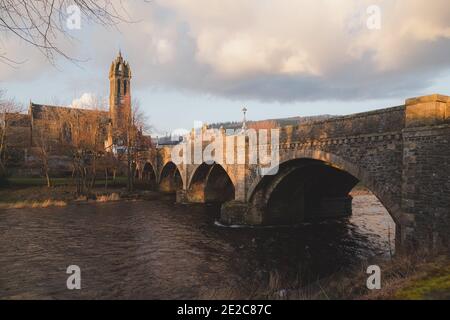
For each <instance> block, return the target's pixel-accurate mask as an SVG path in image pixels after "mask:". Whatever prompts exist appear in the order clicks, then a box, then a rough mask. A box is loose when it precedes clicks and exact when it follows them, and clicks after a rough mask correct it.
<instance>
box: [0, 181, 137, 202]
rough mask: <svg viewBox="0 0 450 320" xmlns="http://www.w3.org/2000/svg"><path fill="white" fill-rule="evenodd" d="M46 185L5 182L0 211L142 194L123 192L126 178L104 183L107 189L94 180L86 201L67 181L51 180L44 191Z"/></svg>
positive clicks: (44, 183)
mask: <svg viewBox="0 0 450 320" xmlns="http://www.w3.org/2000/svg"><path fill="white" fill-rule="evenodd" d="M46 184H47V183H46V181H45V179H42V178H10V179H8V185H7V186H4V187H3V188H0V209H20V208H47V207H51V206H58V207H61V206H66V205H67V204H69V203H75V202H78V203H79V202H87V201H95V202H107V201H117V200H120V199H129V198H137V197H138V196H139V193H142V191H141V192H139V191H136V192H134V193H129V192H127V190H126V177H118V178H116V179H115V180H110V181H108V186H107V188H106V187H105V181H104V180H97V181H96V183H95V187H94V188H93V189H92V191H91V195H90V196H89V198H88V197H85V196H81V197H80V196H77V195H76V193H75V186H74V185H73V182H72V180H71V179H70V178H55V179H52V187H47V186H46ZM137 187H140V186H139V185H138V186H137ZM141 187H142V186H141Z"/></svg>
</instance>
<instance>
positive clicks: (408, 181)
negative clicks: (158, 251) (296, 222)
mask: <svg viewBox="0 0 450 320" xmlns="http://www.w3.org/2000/svg"><path fill="white" fill-rule="evenodd" d="M280 129H281V133H280V144H279V145H276V146H269V147H270V148H278V149H279V155H280V169H279V171H278V173H277V174H276V175H275V176H265V177H261V176H260V174H259V172H260V170H259V168H258V165H248V164H246V165H227V164H224V165H221V166H222V168H223V171H224V172H226V174H227V175H228V177H229V180H227V179H224V178H220V179H218V178H217V176H218V173H217V172H219V171H217V170H216V174H215V175H211V180H213V179H216V180H217V181H222V182H220V183H222V184H226V183H232V189H233V190H232V191H234V196H233V198H232V199H229V198H228V199H220V201H221V202H223V201H226V200H228V201H226V202H225V203H224V204H223V205H222V214H221V219H222V220H223V221H224V222H226V223H244V224H264V223H271V222H272V221H275V220H274V219H278V218H283V219H284V220H283V221H291V220H289V219H291V218H292V217H290V216H285V217H282V216H281V215H282V214H283V211H290V210H291V209H292V208H294V209H295V210H297V209H298V210H300V211H301V210H303V213H305V214H306V213H309V214H311V212H313V214H314V215H324V216H325V215H329V214H331V213H332V212H336V214H338V215H341V214H349V213H351V211H349V207H350V210H351V206H349V203H351V197H349V196H348V192H349V191H350V190H351V188H352V187H353V186H354V185H355V183H357V182H358V181H361V182H362V183H363V184H364V185H365V186H367V187H368V188H369V189H370V190H371V191H372V192H373V193H374V194H375V195H376V196H377V197H378V199H379V200H380V201H381V202H382V203H383V205H384V206H385V207H386V209H387V210H388V211H389V213H390V214H391V216H392V217H393V219H394V220H395V222H396V225H397V240H398V241H397V242H398V244H400V245H402V246H414V247H417V246H427V247H441V246H444V247H448V246H449V233H450V209H449V208H450V178H449V169H450V165H449V161H450V148H449V141H450V99H449V97H447V96H442V95H431V96H425V97H420V98H413V99H408V100H406V103H405V105H402V106H398V107H393V108H387V109H382V110H376V111H372V112H365V113H360V114H354V115H349V116H343V117H337V118H332V119H329V120H325V121H319V122H312V123H307V124H302V125H298V126H287V127H283V128H280ZM170 150H171V148H163V149H161V150H158V154H157V155H156V156H149V157H148V159H147V161H148V162H150V163H151V164H152V166H153V167H154V170H155V172H156V177H157V179H158V181H160V180H161V172H163V170H164V167H165V166H167V165H168V163H171V162H170V161H171V158H170V154H171V152H170ZM216 166H219V165H217V164H216ZM200 167H201V166H200V165H198V164H197V165H191V164H183V165H179V166H177V167H176V168H175V169H176V170H177V172H178V173H179V176H180V178H181V182H182V183H181V184H180V190H178V200H179V201H189V198H190V197H189V193H190V192H192V189H191V187H193V184H192V185H191V182H192V180H195V181H196V184H195V188H196V189H195V190H196V191H195V192H196V194H195V197H194V198H195V201H199V199H200V201H201V200H202V199H204V200H205V201H206V200H207V198H208V197H209V198H211V197H212V198H214V196H211V193H210V194H209V195H208V196H206V193H207V192H208V190H206V189H207V188H214V189H215V190H220V189H218V188H219V187H220V186H218V185H217V183H213V182H212V181H209V182H208V179H209V178H210V175H209V174H208V173H207V174H205V173H203V174H202V178H201V179H200V180H199V178H194V177H195V176H196V171H197V170H200V169H199V168H200ZM202 170H204V166H203V169H202ZM212 171H213V170H212V168H211V169H210V171H208V172H212ZM289 177H290V178H289ZM202 179H203V181H204V183H203V184H199V181H202ZM289 179H290V180H289ZM230 181H231V182H230ZM181 186H182V187H181ZM211 186H212V187H211ZM202 188H203V189H202ZM223 188H224V190H225V189H226V188H228V189H229V186H225V185H224V186H223ZM228 189H227V190H228ZM294 189H295V190H294ZM172 191H175V190H172ZM284 191H286V193H292V195H291V196H287V195H286V196H285V195H284ZM199 192H200V194H198V193H199ZM202 192H203V193H204V194H202ZM216 193H217V192H216ZM212 194H215V193H212ZM227 194H229V192H228V191H227ZM202 197H203V198H202ZM277 197H278V198H279V199H278V200H277V201H276V199H277ZM194 198H191V199H194ZM302 208H303V209H302ZM271 210H272V211H273V212H272V213H270V211H271ZM291 211H292V210H291ZM309 211H311V212H309ZM292 221H293V220H292Z"/></svg>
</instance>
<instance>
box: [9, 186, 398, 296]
mask: <svg viewBox="0 0 450 320" xmlns="http://www.w3.org/2000/svg"><path fill="white" fill-rule="evenodd" d="M216 212H217V209H216V208H214V207H211V206H205V205H179V204H175V203H174V202H173V201H171V200H168V199H161V200H153V201H134V202H111V203H100V204H83V205H70V206H67V207H62V208H47V209H20V210H19V209H11V210H3V211H0V250H1V252H0V298H53V299H66V298H67V299H80V298H81V299H84V298H105V299H115V298H137V299H144V298H145V299H178V298H180V299H181V298H193V299H195V298H197V297H199V294H200V293H201V292H205V291H208V290H214V289H220V288H223V287H227V286H230V287H236V286H240V287H246V286H251V285H252V283H254V281H255V279H258V277H260V278H264V276H265V275H266V274H267V273H269V272H273V271H275V272H279V273H280V274H289V273H292V274H295V273H296V272H298V270H299V269H302V270H303V271H305V270H306V271H307V272H306V273H307V274H308V275H310V277H311V279H313V278H317V277H319V276H323V275H328V274H330V273H332V272H335V271H337V270H339V269H341V268H342V267H345V266H348V265H350V264H351V263H355V262H357V261H358V260H359V259H361V258H365V257H370V256H373V255H386V254H388V252H389V249H390V245H389V244H388V241H389V240H390V241H391V242H393V241H394V239H393V232H394V231H393V230H394V227H393V222H392V220H391V219H390V218H389V216H388V215H387V213H386V211H385V209H384V208H383V207H382V206H381V204H380V203H379V202H378V201H377V200H376V198H375V197H373V196H371V195H360V196H356V197H355V198H354V200H353V216H352V217H350V218H342V219H335V220H328V221H323V222H320V223H319V222H318V223H305V224H303V225H300V226H296V227H276V228H275V227H274V228H226V227H221V226H218V225H216V224H215V223H214V222H215V218H216V217H215V214H216ZM69 265H78V266H79V267H80V268H81V278H82V281H81V286H82V289H81V290H67V288H66V280H67V277H68V275H67V274H66V268H67V266H69Z"/></svg>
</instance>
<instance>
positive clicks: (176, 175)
mask: <svg viewBox="0 0 450 320" xmlns="http://www.w3.org/2000/svg"><path fill="white" fill-rule="evenodd" d="M158 182H159V190H160V191H163V192H169V193H174V192H176V191H178V190H181V189H182V188H183V185H184V183H183V177H182V175H181V171H180V170H179V168H178V167H177V165H176V164H175V163H173V162H172V161H168V162H167V163H166V164H165V165H164V166H163V168H162V170H161V173H160V174H159V181H158Z"/></svg>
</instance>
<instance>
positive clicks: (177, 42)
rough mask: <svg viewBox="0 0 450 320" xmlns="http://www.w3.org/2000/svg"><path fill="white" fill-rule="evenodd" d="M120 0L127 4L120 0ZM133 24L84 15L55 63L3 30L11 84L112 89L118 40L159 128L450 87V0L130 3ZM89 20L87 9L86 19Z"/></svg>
mask: <svg viewBox="0 0 450 320" xmlns="http://www.w3.org/2000/svg"><path fill="white" fill-rule="evenodd" d="M117 3H119V1H117ZM121 4H122V6H123V8H122V7H121V8H122V9H123V10H124V11H123V12H125V14H126V16H127V20H129V21H131V23H122V24H120V25H118V26H117V27H114V28H113V27H104V26H99V25H95V24H92V23H89V22H88V21H85V20H84V19H82V20H81V28H80V29H77V30H67V32H68V33H69V34H70V35H71V36H72V39H70V40H67V39H57V41H58V42H57V43H58V45H60V47H61V48H62V49H63V50H64V51H65V52H68V53H70V55H71V56H74V57H76V58H77V59H78V60H79V62H77V63H74V62H73V61H69V60H67V59H64V58H63V57H59V58H57V59H56V62H55V64H54V65H52V64H50V63H49V62H48V61H47V60H46V59H45V57H43V56H42V54H41V53H40V52H39V51H37V50H35V49H33V48H32V47H30V46H29V45H27V44H25V43H23V42H21V41H20V40H18V39H17V38H15V37H13V36H11V35H8V34H5V33H1V32H0V49H1V52H4V53H5V54H6V55H7V57H11V58H14V60H16V61H21V62H22V61H23V63H21V64H20V65H18V66H16V67H15V68H13V67H11V66H9V65H7V64H4V63H0V88H1V89H5V90H7V94H8V96H10V97H14V98H15V99H17V101H19V102H21V103H23V104H24V105H28V103H29V101H33V102H36V103H42V104H62V105H73V106H74V107H83V106H84V105H89V103H90V101H92V100H93V97H107V96H108V94H109V81H108V70H109V66H110V64H111V61H112V60H113V59H114V58H115V57H116V56H117V53H118V51H119V49H120V50H121V51H122V55H123V57H124V58H125V59H126V60H127V61H128V62H129V63H130V66H131V70H132V76H133V78H132V83H131V86H132V89H131V90H132V97H133V98H137V99H138V100H139V101H140V105H141V108H142V109H143V110H144V111H145V113H146V115H147V117H148V121H149V123H150V124H151V126H152V128H153V129H152V130H153V133H154V134H157V135H160V134H163V133H165V132H170V131H172V130H175V129H179V128H186V129H189V128H191V127H192V126H193V125H194V121H203V122H206V123H212V122H220V121H239V120H241V119H242V113H241V109H242V107H243V106H245V107H246V108H247V109H248V113H247V115H248V118H249V119H252V120H262V119H268V118H280V117H290V116H310V115H319V114H335V115H340V114H349V113H355V112H363V111H367V110H372V109H378V108H384V107H389V106H395V105H400V104H403V103H404V101H405V99H406V98H410V97H415V96H420V95H426V94H432V93H441V94H447V95H450V6H449V5H448V0H433V1H424V0H385V1H375V0H371V1H366V0H277V1H275V0H227V1H223V0H208V1H205V0H152V1H139V0H133V1H122V2H121ZM82 18H83V17H82Z"/></svg>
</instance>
